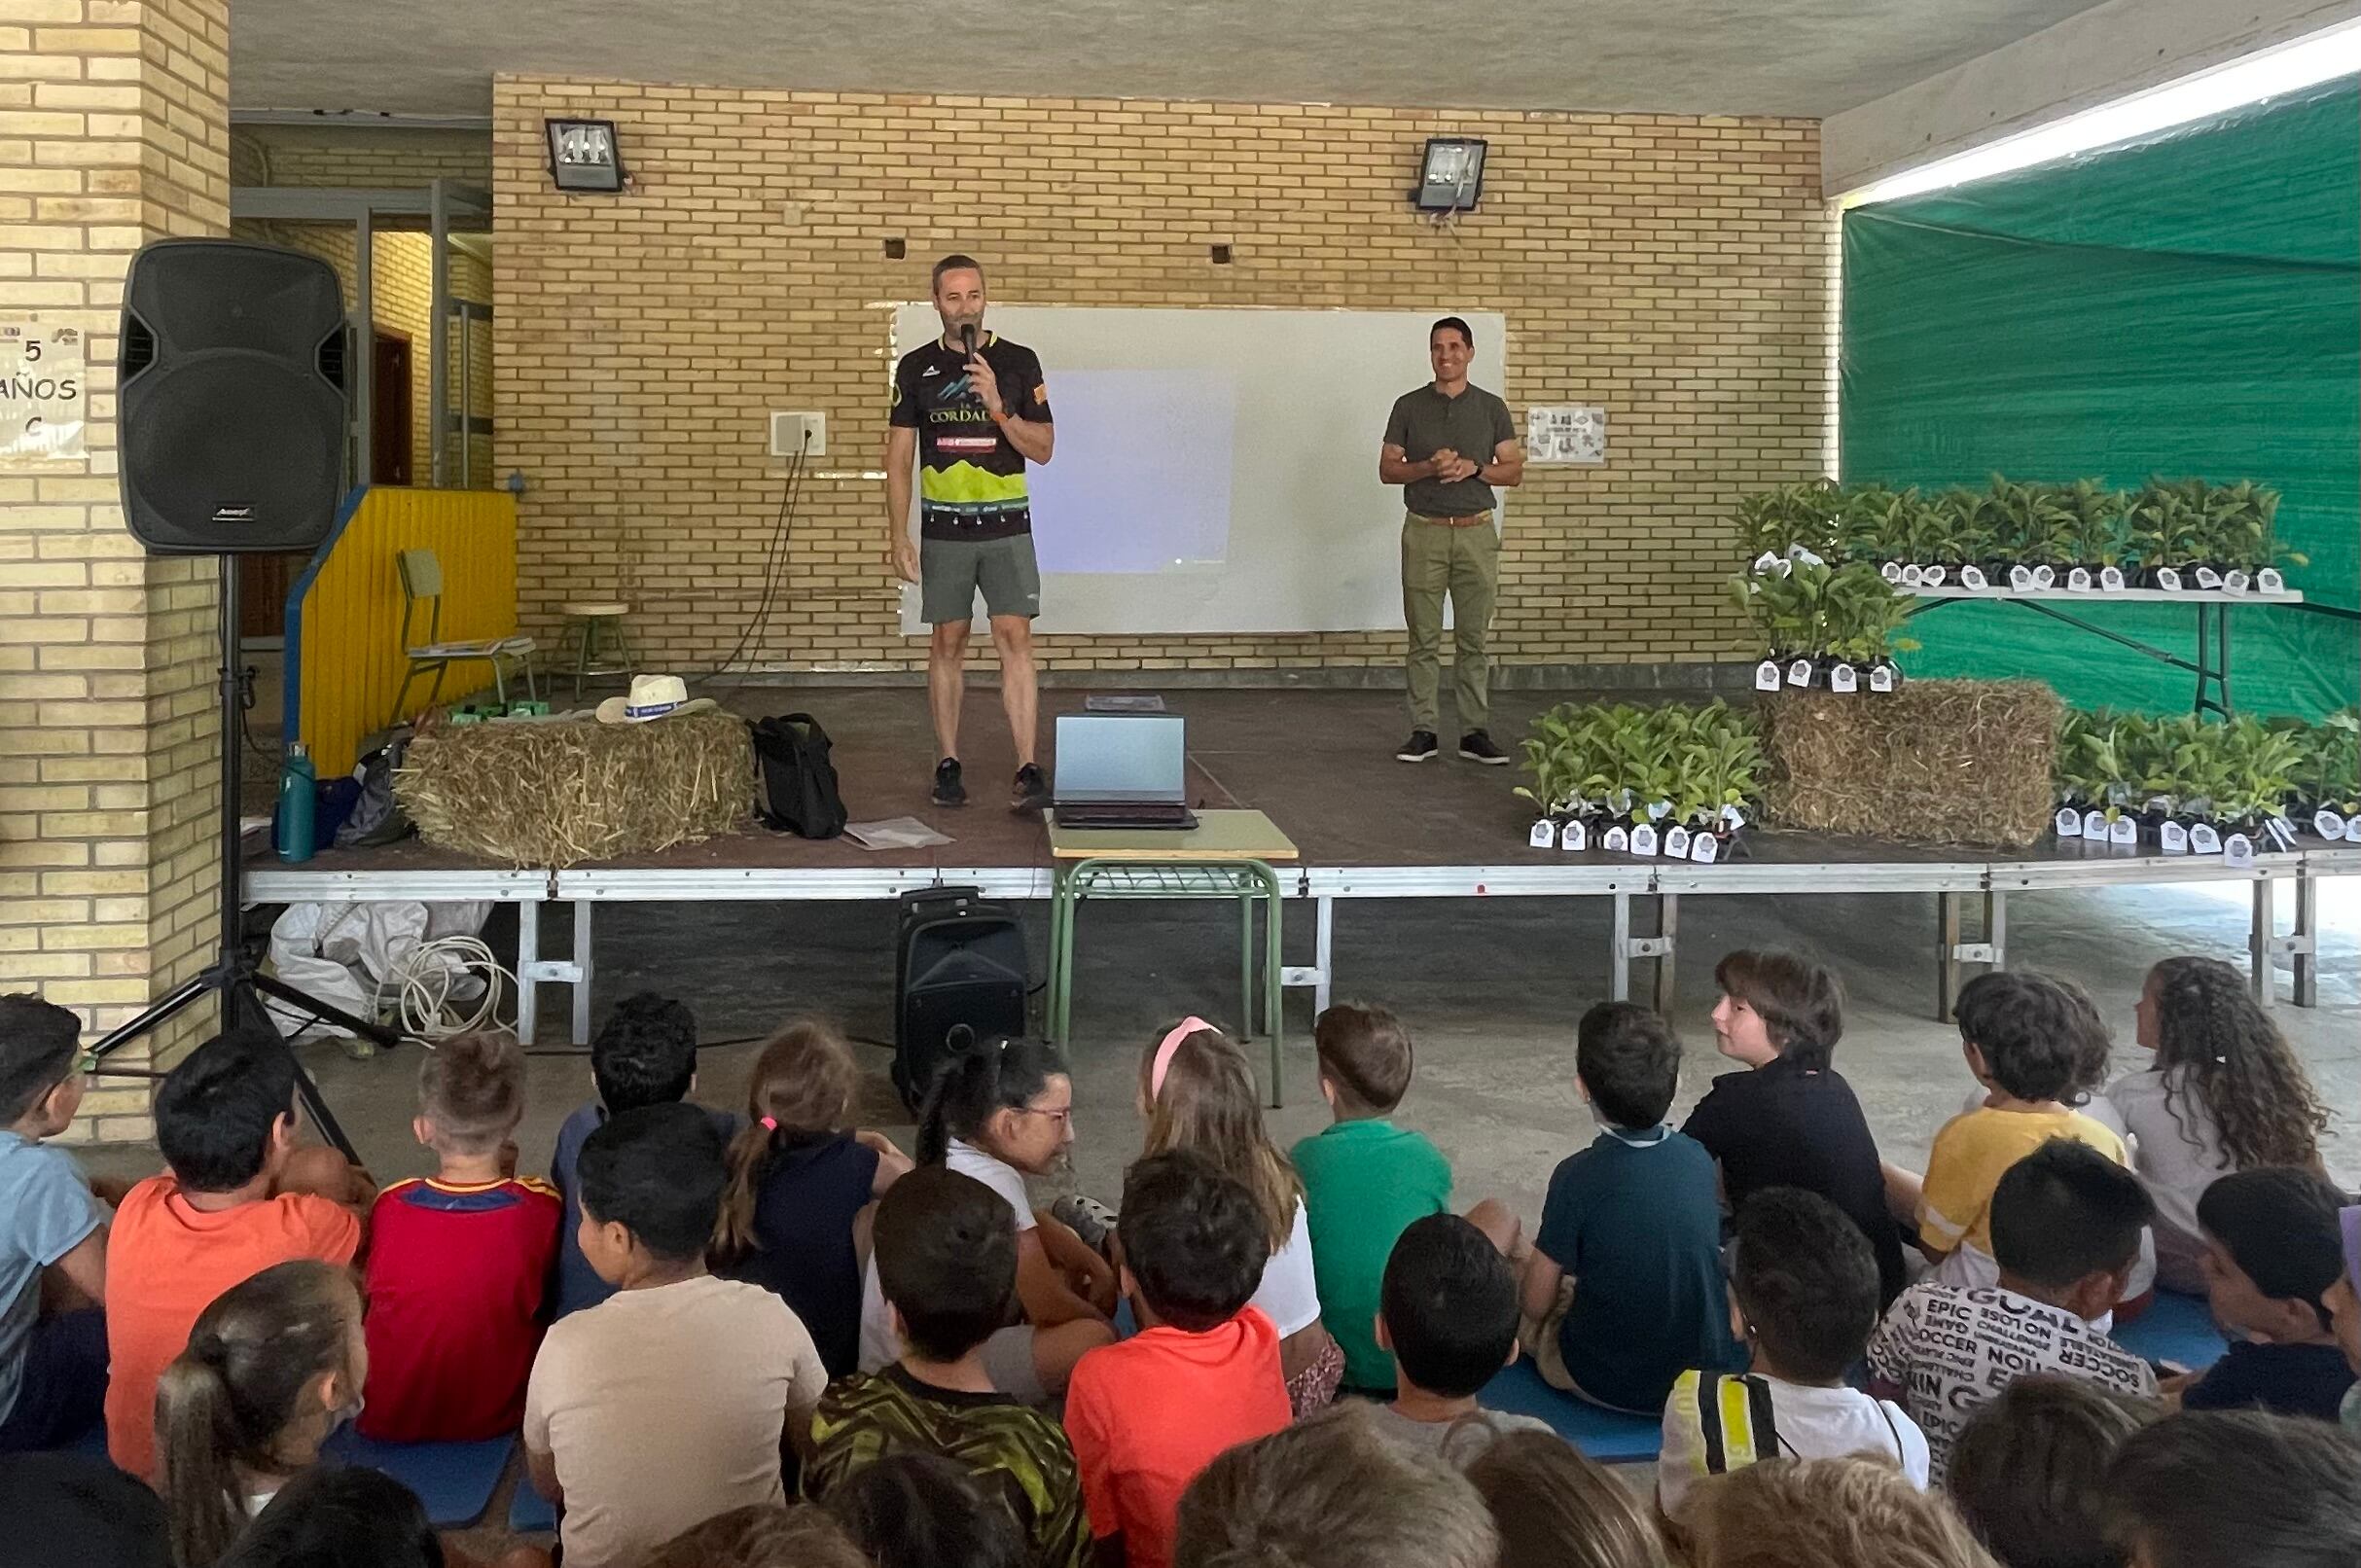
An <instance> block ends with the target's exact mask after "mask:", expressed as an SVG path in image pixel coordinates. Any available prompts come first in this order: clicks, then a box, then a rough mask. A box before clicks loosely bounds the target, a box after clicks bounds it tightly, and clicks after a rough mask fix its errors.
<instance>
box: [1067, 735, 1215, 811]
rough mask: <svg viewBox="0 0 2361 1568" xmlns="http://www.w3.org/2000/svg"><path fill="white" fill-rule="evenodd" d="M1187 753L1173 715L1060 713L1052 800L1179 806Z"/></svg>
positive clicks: (1184, 792)
mask: <svg viewBox="0 0 2361 1568" xmlns="http://www.w3.org/2000/svg"><path fill="white" fill-rule="evenodd" d="M1187 753H1188V744H1187V741H1186V740H1185V739H1184V738H1183V723H1182V720H1181V719H1180V718H1179V717H1178V716H1177V715H1174V714H1127V713H1061V714H1059V715H1058V716H1057V782H1056V788H1055V798H1056V800H1057V801H1058V802H1060V803H1063V802H1084V801H1117V802H1172V803H1174V804H1178V803H1181V802H1184V801H1185V800H1186V798H1187V795H1188V786H1187V773H1186V768H1187V765H1186V758H1187Z"/></svg>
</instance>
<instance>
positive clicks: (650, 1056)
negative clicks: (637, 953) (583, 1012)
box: [550, 991, 737, 1317]
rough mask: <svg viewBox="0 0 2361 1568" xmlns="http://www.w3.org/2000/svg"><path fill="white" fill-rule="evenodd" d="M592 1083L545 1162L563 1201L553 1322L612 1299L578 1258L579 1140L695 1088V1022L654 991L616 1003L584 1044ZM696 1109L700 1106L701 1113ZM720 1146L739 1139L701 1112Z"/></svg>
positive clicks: (720, 1116)
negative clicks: (592, 1094)
mask: <svg viewBox="0 0 2361 1568" xmlns="http://www.w3.org/2000/svg"><path fill="white" fill-rule="evenodd" d="M590 1083H591V1084H592V1086H593V1087H595V1088H596V1089H597V1091H598V1097H597V1098H596V1099H594V1100H592V1101H591V1102H590V1104H588V1105H585V1106H580V1107H578V1108H576V1110H575V1111H574V1113H573V1114H572V1115H571V1116H569V1117H567V1118H566V1119H565V1121H564V1122H563V1123H559V1125H558V1128H557V1148H556V1152H555V1153H554V1154H552V1155H551V1156H550V1181H551V1183H552V1184H553V1185H554V1186H555V1187H556V1189H557V1195H558V1196H559V1197H561V1198H563V1199H564V1200H565V1217H564V1218H563V1219H562V1220H561V1221H560V1222H559V1223H558V1228H557V1297H556V1301H555V1304H554V1310H553V1311H552V1313H551V1315H552V1316H553V1317H564V1316H565V1315H566V1314H567V1313H569V1312H579V1311H581V1310H582V1309H583V1308H584V1307H586V1306H596V1305H597V1304H598V1303H599V1302H600V1301H605V1300H606V1299H607V1298H608V1297H610V1296H612V1295H614V1294H615V1292H614V1288H613V1287H612V1286H610V1285H608V1284H607V1283H606V1281H604V1280H602V1279H600V1278H599V1277H598V1271H597V1270H596V1269H594V1268H592V1267H591V1266H590V1261H589V1260H588V1259H586V1258H584V1257H583V1255H582V1244H581V1240H580V1236H581V1233H582V1193H581V1190H580V1188H579V1187H578V1185H577V1184H576V1182H575V1180H574V1163H575V1161H576V1160H578V1159H580V1158H582V1145H583V1140H584V1139H586V1138H588V1137H589V1136H590V1134H591V1133H592V1132H595V1131H596V1130H597V1129H598V1127H599V1126H600V1124H601V1123H604V1122H605V1121H606V1119H607V1118H609V1117H611V1116H621V1115H622V1114H623V1113H624V1112H626V1111H633V1110H637V1109H638V1108H639V1107H641V1106H643V1105H674V1104H678V1103H679V1102H681V1101H683V1100H686V1099H687V1098H688V1097H689V1094H690V1091H691V1090H693V1089H695V1088H696V1087H697V1016H696V1015H695V1014H693V1013H691V1012H690V1011H689V1008H688V1004H686V1003H684V1002H675V1001H674V1000H672V998H670V997H668V996H659V995H657V994H656V993H655V992H654V991H640V992H638V993H636V994H634V995H631V996H626V997H625V998H624V999H623V1000H622V1001H620V1002H618V1003H616V1004H615V1011H614V1012H613V1013H610V1014H609V1015H607V1021H606V1024H605V1026H604V1027H602V1028H601V1029H600V1030H599V1031H598V1035H597V1038H595V1039H594V1040H592V1041H591V1042H590ZM700 1109H701V1107H700ZM704 1114H705V1116H706V1118H707V1119H708V1120H710V1121H711V1122H712V1123H713V1129H714V1131H716V1132H717V1133H719V1134H720V1135H721V1137H722V1140H723V1141H724V1142H725V1143H726V1142H728V1141H729V1140H730V1139H731V1138H732V1137H733V1136H735V1135H736V1133H737V1118H736V1117H735V1116H733V1115H732V1114H731V1113H730V1112H728V1111H711V1110H708V1111H705V1113H704Z"/></svg>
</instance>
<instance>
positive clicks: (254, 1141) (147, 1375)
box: [106, 1033, 376, 1477]
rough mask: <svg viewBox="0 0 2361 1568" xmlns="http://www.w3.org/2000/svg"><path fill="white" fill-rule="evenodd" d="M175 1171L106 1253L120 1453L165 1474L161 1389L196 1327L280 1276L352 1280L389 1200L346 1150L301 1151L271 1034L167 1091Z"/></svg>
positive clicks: (208, 1048) (165, 1120) (248, 1036)
mask: <svg viewBox="0 0 2361 1568" xmlns="http://www.w3.org/2000/svg"><path fill="white" fill-rule="evenodd" d="M155 1116H156V1142H157V1144H158V1146H159V1147H160V1148H161V1149H162V1151H163V1157H164V1163H165V1164H166V1165H168V1166H170V1167H171V1168H170V1169H169V1170H168V1171H167V1172H165V1174H163V1175H161V1176H151V1177H149V1178H148V1179H147V1180H146V1181H144V1182H141V1183H140V1184H139V1185H137V1186H136V1187H134V1188H132V1189H131V1190H130V1191H129V1192H128V1193H126V1194H124V1199H123V1204H122V1206H121V1207H119V1208H118V1209H117V1210H116V1211H115V1225H114V1229H113V1231H112V1233H111V1234H110V1235H109V1237H108V1241H107V1348H108V1353H109V1369H108V1378H107V1400H106V1411H107V1451H108V1452H109V1453H110V1454H112V1455H113V1456H114V1460H115V1463H116V1464H118V1465H120V1466H122V1467H123V1468H124V1469H125V1470H127V1471H129V1472H130V1473H131V1474H132V1475H134V1476H140V1477H148V1476H150V1475H151V1474H152V1472H153V1470H154V1468H155V1443H156V1380H157V1378H158V1377H159V1376H161V1374H162V1372H163V1370H164V1368H165V1367H166V1366H168V1365H170V1364H171V1362H172V1360H173V1358H174V1357H176V1356H178V1355H179V1354H180V1353H181V1351H182V1350H184V1349H186V1348H187V1346H188V1343H189V1331H190V1329H191V1328H192V1327H193V1326H195V1324H196V1322H197V1314H198V1313H200V1312H202V1311H204V1309H205V1308H206V1307H207V1306H209V1305H211V1304H212V1302H213V1301H214V1299H215V1298H216V1297H218V1296H220V1295H221V1294H222V1293H223V1292H224V1291H226V1290H228V1289H229V1288H230V1287H231V1286H233V1285H235V1284H237V1283H238V1282H239V1281H240V1280H243V1279H247V1278H249V1277H251V1276H253V1275H255V1274H258V1273H260V1272H261V1271H262V1270H264V1269H266V1268H268V1267H269V1266H270V1265H272V1264H279V1263H286V1262H289V1261H290V1260H293V1259H298V1258H316V1259H319V1260H321V1261H322V1262H325V1263H331V1264H335V1265H338V1266H339V1267H342V1266H343V1265H346V1264H349V1263H351V1262H352V1260H353V1257H354V1255H355V1254H357V1253H358V1252H359V1251H360V1248H361V1236H362V1219H361V1217H362V1215H364V1214H365V1213H367V1212H368V1205H369V1200H370V1198H371V1197H372V1196H374V1195H375V1192H376V1189H375V1187H374V1186H373V1185H372V1184H371V1182H370V1180H369V1173H368V1172H367V1171H364V1170H362V1169H361V1168H360V1167H359V1166H358V1165H355V1164H353V1163H352V1162H351V1161H350V1160H348V1159H346V1158H344V1157H343V1156H342V1155H340V1154H339V1153H337V1151H335V1150H334V1149H325V1148H304V1149H299V1148H297V1147H296V1142H295V1057H294V1055H293V1054H292V1053H291V1052H290V1051H288V1050H287V1048H286V1046H284V1045H283V1044H281V1043H280V1042H279V1041H277V1040H275V1039H272V1038H271V1037H269V1036H268V1035H267V1034H259V1033H232V1034H226V1035H221V1036H218V1037H216V1038H214V1039H212V1040H208V1041H206V1042H205V1043H204V1044H203V1045H201V1046H199V1047H197V1049H196V1050H195V1051H191V1052H190V1053H189V1054H188V1056H187V1057H186V1058H184V1059H183V1060H182V1061H181V1063H180V1065H179V1066H177V1067H175V1068H173V1069H172V1070H171V1071H170V1072H169V1073H166V1074H165V1075H164V1079H163V1082H162V1083H161V1084H160V1085H158V1086H157V1089H156V1101H155Z"/></svg>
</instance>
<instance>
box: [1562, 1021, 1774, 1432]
mask: <svg viewBox="0 0 2361 1568" xmlns="http://www.w3.org/2000/svg"><path fill="white" fill-rule="evenodd" d="M1680 1069H1681V1045H1680V1041H1679V1040H1677V1039H1675V1038H1674V1037H1673V1033H1672V1030H1671V1028H1670V1027H1669V1026H1668V1025H1667V1024H1666V1023H1665V1022H1664V1020H1663V1019H1662V1018H1660V1017H1658V1016H1656V1015H1655V1014H1653V1013H1651V1012H1649V1011H1648V1010H1647V1009H1646V1008H1643V1007H1640V1006H1637V1005H1636V1004H1634V1003H1630V1002H1601V1003H1600V1004H1598V1005H1597V1006H1596V1007H1594V1008H1592V1009H1591V1011H1590V1012H1588V1013H1586V1014H1584V1015H1583V1017H1582V1023H1581V1026H1580V1028H1579V1030H1578V1032H1577V1039H1576V1045H1575V1087H1577V1088H1578V1089H1579V1090H1580V1091H1581V1094H1582V1097H1583V1099H1584V1100H1585V1101H1586V1102H1587V1103H1588V1104H1589V1105H1590V1107H1591V1111H1592V1115H1593V1116H1595V1117H1596V1118H1597V1120H1598V1123H1599V1132H1598V1136H1597V1137H1596V1138H1595V1139H1594V1140H1592V1144H1591V1147H1589V1148H1588V1149H1584V1150H1581V1151H1579V1152H1577V1153H1575V1154H1572V1155H1569V1156H1567V1157H1566V1158H1564V1159H1563V1160H1561V1161H1559V1163H1558V1166H1557V1168H1556V1170H1555V1171H1553V1172H1552V1173H1551V1175H1550V1190H1549V1195H1548V1197H1547V1199H1546V1200H1545V1201H1544V1203H1543V1206H1542V1211H1541V1229H1540V1230H1539V1231H1538V1232H1536V1233H1535V1235H1534V1237H1533V1256H1532V1258H1531V1259H1530V1260H1529V1261H1528V1262H1527V1263H1526V1265H1525V1270H1524V1284H1523V1290H1522V1305H1523V1309H1524V1321H1523V1325H1522V1328H1521V1330H1520V1339H1521V1340H1522V1342H1523V1344H1524V1347H1525V1349H1526V1350H1527V1351H1528V1352H1530V1353H1531V1355H1532V1357H1533V1366H1534V1368H1535V1370H1536V1371H1538V1372H1540V1373H1541V1376H1542V1380H1543V1381H1544V1382H1547V1383H1548V1384H1549V1385H1550V1386H1551V1387H1553V1388H1558V1389H1563V1390H1564V1391H1565V1392H1567V1393H1570V1394H1576V1395H1579V1396H1581V1397H1582V1398H1583V1399H1586V1400H1589V1401H1590V1402H1591V1403H1592V1404H1593V1405H1602V1406H1605V1407H1606V1408H1609V1409H1616V1410H1626V1411H1630V1412H1632V1413H1634V1414H1639V1413H1644V1414H1648V1415H1654V1414H1657V1413H1658V1412H1660V1411H1662V1410H1663V1408H1664V1399H1665V1396H1666V1395H1668V1394H1670V1393H1671V1392H1672V1383H1673V1380H1674V1379H1675V1378H1677V1377H1679V1376H1680V1374H1681V1372H1683V1371H1684V1370H1686V1369H1688V1368H1692V1367H1701V1368H1704V1369H1706V1370H1708V1371H1713V1372H1720V1371H1725V1370H1735V1369H1736V1368H1737V1367H1739V1366H1741V1365H1743V1357H1742V1356H1741V1355H1740V1353H1739V1351H1738V1348H1737V1346H1736V1344H1735V1342H1734V1341H1733V1340H1732V1339H1731V1337H1730V1304H1729V1301H1728V1298H1727V1296H1726V1295H1725V1294H1724V1288H1723V1282H1722V1255H1721V1232H1722V1206H1721V1197H1720V1194H1719V1191H1718V1188H1717V1185H1716V1181H1715V1176H1714V1169H1713V1157H1712V1156H1711V1155H1709V1154H1707V1153H1705V1150H1704V1147H1703V1145H1701V1144H1699V1143H1698V1142H1697V1140H1695V1139H1694V1138H1690V1137H1687V1136H1685V1135H1684V1134H1682V1133H1678V1132H1675V1131H1673V1130H1672V1128H1671V1126H1670V1125H1669V1124H1668V1123H1666V1122H1665V1121H1664V1113H1665V1112H1666V1111H1668V1110H1670V1109H1671V1108H1672V1096H1673V1094H1674V1092H1675V1091H1676V1090H1677V1089H1678V1088H1679V1087H1680Z"/></svg>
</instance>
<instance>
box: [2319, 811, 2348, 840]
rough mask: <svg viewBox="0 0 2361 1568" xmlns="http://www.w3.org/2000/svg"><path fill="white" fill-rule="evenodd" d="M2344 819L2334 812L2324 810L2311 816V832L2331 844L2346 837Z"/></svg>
mask: <svg viewBox="0 0 2361 1568" xmlns="http://www.w3.org/2000/svg"><path fill="white" fill-rule="evenodd" d="M2344 829H2345V821H2344V819H2343V817H2341V816H2339V815H2337V813H2336V812H2334V811H2330V810H2326V809H2323V810H2319V811H2314V812H2313V813H2312V814H2311V831H2312V832H2314V833H2316V834H2318V835H2319V836H2320V837H2323V838H2326V839H2327V840H2329V842H2331V843H2334V842H2336V841H2337V840H2338V839H2340V838H2342V837H2344Z"/></svg>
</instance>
